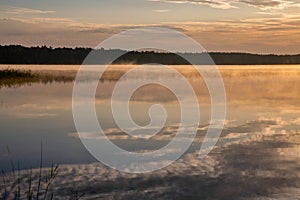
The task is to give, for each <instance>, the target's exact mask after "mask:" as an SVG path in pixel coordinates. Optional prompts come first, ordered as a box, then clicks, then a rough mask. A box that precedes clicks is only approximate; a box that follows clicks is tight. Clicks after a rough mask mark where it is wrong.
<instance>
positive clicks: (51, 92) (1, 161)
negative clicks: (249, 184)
mask: <svg viewBox="0 0 300 200" xmlns="http://www.w3.org/2000/svg"><path fill="white" fill-rule="evenodd" d="M7 67H8V66H1V68H7ZM10 67H12V66H10ZM13 67H14V68H26V69H28V68H30V69H31V70H32V71H33V72H35V73H52V74H62V73H64V74H65V75H69V76H74V75H75V74H76V70H77V68H78V67H77V66H55V67H54V66H13ZM185 67H186V68H185ZM119 68H122V66H119ZM124 68H126V67H125V66H124ZM177 68H178V69H179V70H180V71H181V72H182V73H183V74H185V75H187V77H188V79H189V81H190V82H191V84H192V85H193V87H194V89H195V91H196V93H197V96H198V99H199V105H200V112H201V121H200V124H201V127H203V128H202V129H201V130H199V133H198V136H197V138H196V140H195V142H194V144H193V145H192V147H191V148H190V149H189V151H188V152H187V154H189V153H194V152H196V151H197V149H199V148H200V144H201V139H202V138H203V135H204V134H205V130H206V129H205V127H206V125H207V124H208V123H209V119H210V97H209V94H208V91H207V88H206V87H205V84H204V82H203V80H202V79H201V78H200V77H199V76H197V75H195V74H194V71H193V70H191V69H188V67H187V66H182V67H177ZM116 71H118V69H116ZM220 71H221V74H222V77H223V79H224V84H225V89H226V93H227V101H228V102H227V103H228V107H227V118H226V125H225V128H224V131H223V133H222V137H221V139H220V140H219V143H218V145H217V146H218V147H217V148H216V150H215V151H214V152H212V154H216V155H218V156H219V157H218V159H219V161H220V162H221V161H223V163H225V164H226V165H225V164H224V166H223V167H224V168H226V169H228V170H229V168H230V167H231V168H232V169H236V170H238V171H244V173H250V174H251V173H252V172H253V176H254V174H256V176H259V175H258V173H261V176H263V177H265V176H266V173H267V171H269V172H280V171H282V170H285V173H290V175H291V176H289V175H288V174H287V175H286V177H285V178H286V180H289V179H290V178H291V177H295V176H299V175H300V162H299V160H300V154H299V152H300V149H299V148H298V147H299V144H300V137H299V134H300V133H299V130H300V109H299V108H300V98H299V97H300V92H299V91H300V67H299V66H223V67H220ZM153 73H154V74H153ZM155 73H156V74H155ZM108 76H112V77H113V76H115V73H111V74H109V75H108ZM144 76H145V77H147V78H150V79H151V77H155V76H166V77H168V74H161V73H159V72H152V71H150V72H149V71H147V70H145V74H144ZM212 78H213V77H212ZM137 79H138V77H137ZM125 81H126V80H125ZM115 83H116V81H115V80H114V79H113V78H112V79H107V80H104V81H103V82H102V83H101V84H99V87H98V90H97V94H96V110H97V115H98V118H99V121H100V123H101V125H102V126H103V128H104V130H105V131H106V133H107V136H108V137H109V138H110V139H111V140H112V141H113V142H114V143H116V144H118V145H119V146H120V147H122V148H124V149H127V150H130V151H144V150H155V149H157V148H159V147H161V146H164V145H166V144H168V142H169V141H170V140H171V139H172V137H173V135H172V131H174V132H175V131H176V124H177V123H178V122H179V119H180V111H179V104H178V102H177V100H176V98H175V96H174V95H173V94H172V93H171V92H169V91H168V90H167V89H166V88H163V87H161V86H157V85H156V86H151V85H150V86H145V87H142V88H140V89H139V90H138V91H137V92H136V93H135V94H134V96H133V97H132V101H131V103H130V108H131V114H132V116H133V119H134V120H135V121H136V123H138V124H140V125H146V124H147V123H149V116H148V109H149V107H150V106H151V105H153V104H154V103H155V104H156V103H161V104H162V105H164V106H165V108H166V110H167V113H168V120H167V124H166V126H167V127H168V130H164V131H162V133H160V135H158V136H157V137H153V138H151V139H149V140H136V139H133V138H130V137H128V136H127V135H125V134H124V133H122V131H120V130H119V129H118V127H117V126H116V124H115V123H114V120H113V118H112V114H111V110H110V94H111V91H112V89H113V87H114V85H115ZM82 84H86V83H85V82H83V83H82ZM178 87H180V85H178ZM72 89H73V82H53V83H48V84H43V83H32V84H26V85H22V86H18V87H12V88H5V87H4V88H1V89H0V128H1V129H0V130H1V131H0V138H1V140H0V169H3V170H5V171H10V170H11V163H10V160H11V159H12V160H14V161H16V162H17V161H19V162H20V165H21V169H27V168H30V167H33V168H35V167H38V166H39V155H40V143H41V141H42V142H43V155H44V158H43V159H44V166H50V165H51V163H52V162H53V163H59V164H88V163H94V162H96V160H95V159H94V158H93V157H92V156H91V155H90V154H89V153H88V152H87V150H86V149H85V148H84V146H83V145H82V143H81V141H80V140H79V139H78V137H77V136H78V135H77V133H76V129H75V126H74V122H73V117H72ZM187 98H188V97H187ZM191 109H193V108H191ZM129 128H130V127H129ZM87 137H95V136H93V135H87ZM8 149H9V151H8ZM226 169H223V170H222V171H224V170H225V171H226ZM258 169H261V171H260V172H258V171H257V170H258ZM257 180H260V179H257ZM264 180H265V179H264ZM293 181H294V179H293ZM288 182H290V181H288ZM297 186H299V182H297V181H296V182H295V184H294V185H293V187H297Z"/></svg>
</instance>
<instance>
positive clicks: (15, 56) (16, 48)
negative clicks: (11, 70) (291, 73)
mask: <svg viewBox="0 0 300 200" xmlns="http://www.w3.org/2000/svg"><path fill="white" fill-rule="evenodd" d="M90 52H91V53H90ZM209 54H210V56H211V58H212V59H213V61H214V63H215V64H217V65H268V64H300V54H299V55H258V54H249V53H209ZM88 55H89V59H88V60H86V61H85V58H86V57H87V56H88ZM183 57H184V58H188V59H187V60H189V61H191V62H192V63H193V64H199V65H200V64H211V63H212V62H211V60H209V59H207V56H206V55H205V54H204V53H178V54H173V53H162V52H154V51H131V52H127V51H124V50H118V49H113V50H105V49H97V50H94V51H92V49H91V48H51V47H46V46H41V47H24V46H20V45H10V46H0V64H70V65H71V64H74V65H75V64H76V65H80V64H82V63H83V62H84V61H85V64H109V61H110V60H112V59H113V58H117V59H113V60H115V61H114V62H113V64H147V63H160V64H169V65H186V64H189V62H188V61H187V60H186V59H184V58H183Z"/></svg>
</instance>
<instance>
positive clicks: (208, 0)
mask: <svg viewBox="0 0 300 200" xmlns="http://www.w3.org/2000/svg"><path fill="white" fill-rule="evenodd" d="M149 1H152V2H159V1H160V2H166V3H176V4H184V3H191V4H200V5H208V6H210V7H213V8H220V9H229V8H235V6H233V5H231V4H230V3H229V2H228V1H224V0H149Z"/></svg>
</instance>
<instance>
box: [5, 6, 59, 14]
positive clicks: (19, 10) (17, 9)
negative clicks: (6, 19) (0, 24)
mask: <svg viewBox="0 0 300 200" xmlns="http://www.w3.org/2000/svg"><path fill="white" fill-rule="evenodd" d="M4 12H5V13H7V14H13V15H25V14H51V13H55V11H53V10H38V9H31V8H21V7H13V6H8V7H6V9H4Z"/></svg>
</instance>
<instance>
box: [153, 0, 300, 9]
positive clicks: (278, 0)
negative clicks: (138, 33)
mask: <svg viewBox="0 0 300 200" xmlns="http://www.w3.org/2000/svg"><path fill="white" fill-rule="evenodd" d="M148 1H152V2H166V3H174V4H185V3H190V4H199V5H208V6H210V7H212V8H219V9H229V8H237V6H236V4H237V3H243V4H247V5H249V6H254V7H257V8H259V9H262V10H268V9H285V8H289V7H299V6H300V5H299V4H298V3H296V2H294V1H289V0H229V1H226V0H148Z"/></svg>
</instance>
